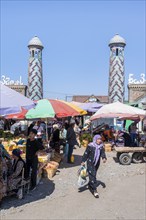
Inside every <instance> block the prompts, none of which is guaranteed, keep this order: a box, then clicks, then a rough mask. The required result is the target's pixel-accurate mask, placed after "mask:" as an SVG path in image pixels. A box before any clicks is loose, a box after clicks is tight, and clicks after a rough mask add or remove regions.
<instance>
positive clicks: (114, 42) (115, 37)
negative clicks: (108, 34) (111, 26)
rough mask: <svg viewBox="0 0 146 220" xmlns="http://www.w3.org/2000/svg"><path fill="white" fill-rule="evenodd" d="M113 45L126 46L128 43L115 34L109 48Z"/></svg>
mask: <svg viewBox="0 0 146 220" xmlns="http://www.w3.org/2000/svg"><path fill="white" fill-rule="evenodd" d="M112 44H123V46H126V41H125V39H124V38H123V37H121V36H120V35H119V34H118V33H117V34H115V36H114V37H113V38H112V39H111V40H110V42H109V47H110V46H111V45H112Z"/></svg>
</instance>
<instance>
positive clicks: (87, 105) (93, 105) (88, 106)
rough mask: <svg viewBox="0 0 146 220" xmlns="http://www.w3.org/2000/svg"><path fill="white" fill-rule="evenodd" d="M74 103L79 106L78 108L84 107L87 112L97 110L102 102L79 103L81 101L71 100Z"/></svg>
mask: <svg viewBox="0 0 146 220" xmlns="http://www.w3.org/2000/svg"><path fill="white" fill-rule="evenodd" d="M71 103H72V104H74V105H77V106H79V107H80V108H82V109H84V110H85V111H88V112H97V110H98V109H100V108H101V107H102V106H103V104H101V103H98V102H85V103H81V102H74V101H72V102H71Z"/></svg>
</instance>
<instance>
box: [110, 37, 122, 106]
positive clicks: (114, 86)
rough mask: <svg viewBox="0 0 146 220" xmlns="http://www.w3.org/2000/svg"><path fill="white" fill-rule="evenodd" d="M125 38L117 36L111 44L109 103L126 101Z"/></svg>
mask: <svg viewBox="0 0 146 220" xmlns="http://www.w3.org/2000/svg"><path fill="white" fill-rule="evenodd" d="M125 46H126V42H125V40H124V38H122V37H121V36H119V35H118V34H116V35H115V36H114V37H113V38H112V39H111V40H110V42H109V47H110V69H109V88H108V97H109V103H111V102H115V101H119V102H122V103H123V101H124V92H125V86H124V82H125V74H124V72H125V69H124V47H125Z"/></svg>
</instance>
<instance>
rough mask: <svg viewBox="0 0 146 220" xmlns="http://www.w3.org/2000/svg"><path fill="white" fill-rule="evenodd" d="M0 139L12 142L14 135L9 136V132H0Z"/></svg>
mask: <svg viewBox="0 0 146 220" xmlns="http://www.w3.org/2000/svg"><path fill="white" fill-rule="evenodd" d="M0 138H4V140H8V141H9V140H12V139H13V138H14V135H13V134H11V132H9V131H7V132H6V131H2V130H0Z"/></svg>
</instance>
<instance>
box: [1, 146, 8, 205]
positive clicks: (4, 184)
mask: <svg viewBox="0 0 146 220" xmlns="http://www.w3.org/2000/svg"><path fill="white" fill-rule="evenodd" d="M6 191H7V164H6V160H5V158H4V154H3V151H2V148H1V147H0V204H1V201H2V198H3V197H4V196H6Z"/></svg>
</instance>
